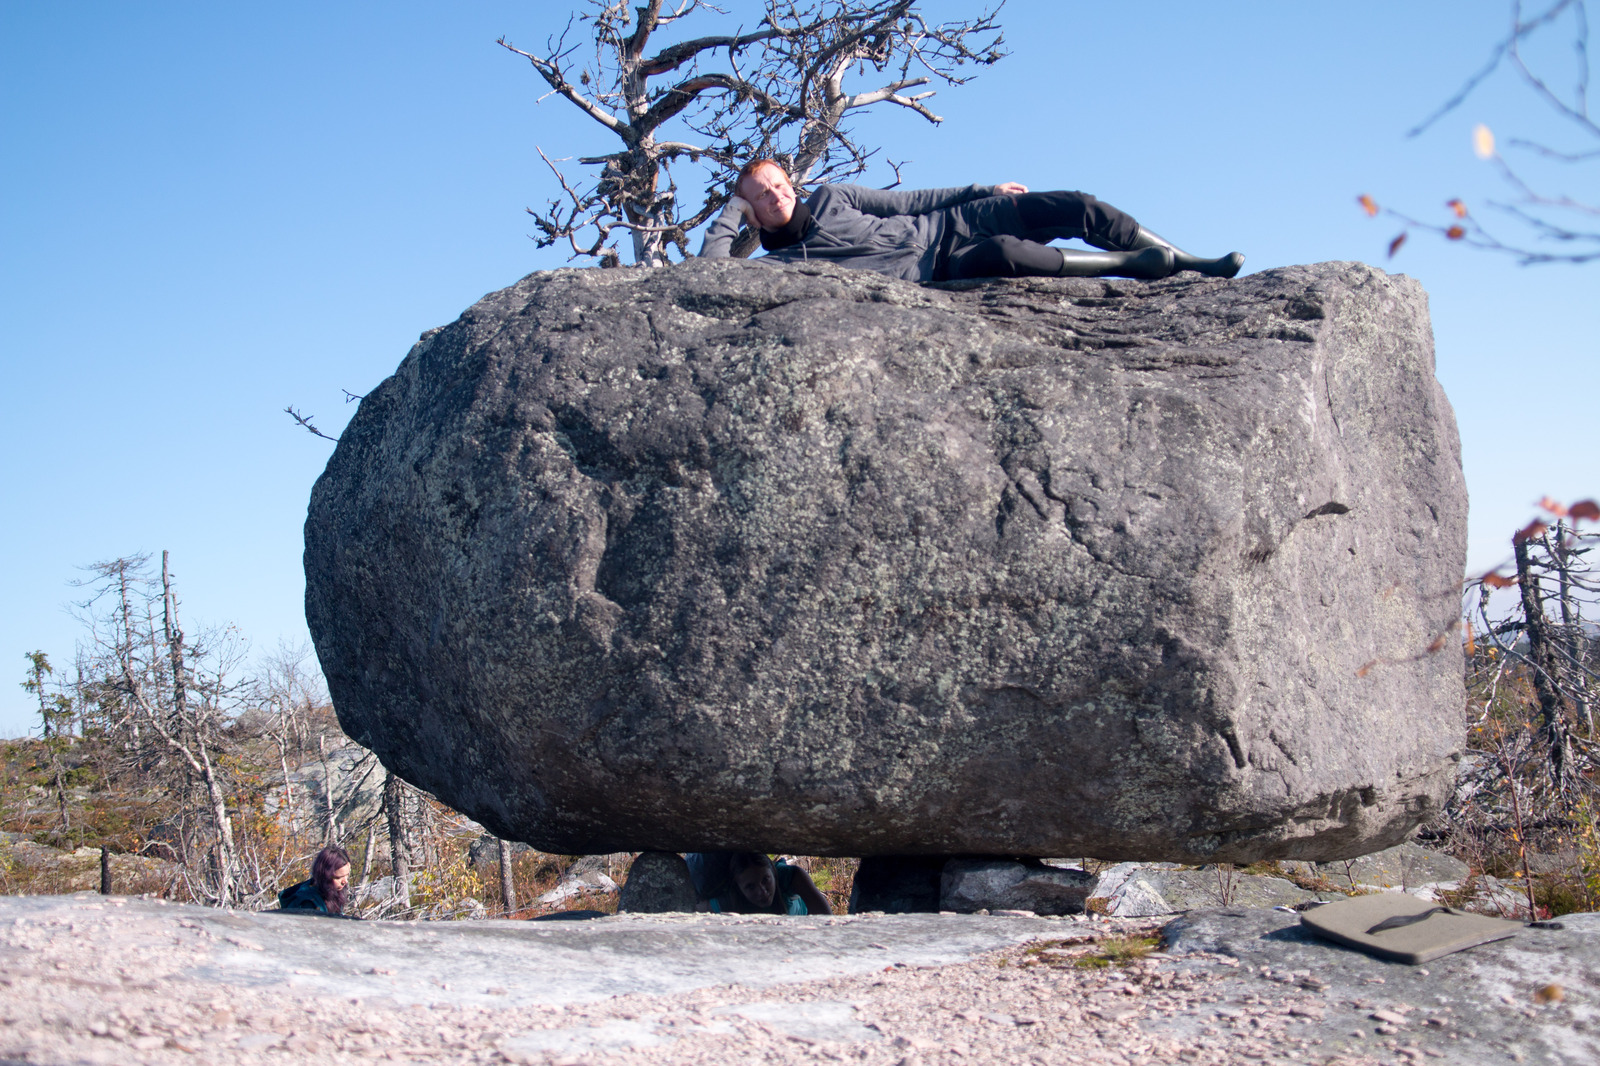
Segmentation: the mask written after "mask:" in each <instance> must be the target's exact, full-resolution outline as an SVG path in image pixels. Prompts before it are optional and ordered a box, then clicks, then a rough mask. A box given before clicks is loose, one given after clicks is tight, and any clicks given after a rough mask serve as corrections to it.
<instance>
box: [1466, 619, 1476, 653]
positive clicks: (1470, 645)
mask: <svg viewBox="0 0 1600 1066" xmlns="http://www.w3.org/2000/svg"><path fill="white" fill-rule="evenodd" d="M1477 650H1478V642H1477V641H1476V640H1474V639H1473V633H1472V619H1470V618H1469V619H1467V654H1468V655H1473V654H1476V652H1477Z"/></svg>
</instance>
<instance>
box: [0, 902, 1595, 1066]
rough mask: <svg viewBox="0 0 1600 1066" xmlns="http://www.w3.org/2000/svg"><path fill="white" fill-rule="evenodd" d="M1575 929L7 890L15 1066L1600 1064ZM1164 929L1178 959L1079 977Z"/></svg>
mask: <svg viewBox="0 0 1600 1066" xmlns="http://www.w3.org/2000/svg"><path fill="white" fill-rule="evenodd" d="M1563 922H1564V928H1563V929H1561V930H1552V931H1543V930H1529V931H1525V932H1524V933H1522V934H1519V935H1518V936H1517V937H1516V938H1514V939H1513V940H1511V941H1507V942H1504V943H1501V944H1495V945H1488V946H1485V947H1483V948H1479V949H1476V950H1474V951H1471V952H1466V953H1462V954H1459V955H1456V956H1452V957H1450V958H1449V959H1444V960H1440V961H1438V962H1436V963H1434V964H1433V965H1432V966H1431V967H1427V968H1410V967H1404V966H1398V965H1394V964H1389V963H1383V962H1379V961H1376V960H1372V959H1368V958H1366V957H1364V956H1361V955H1357V954H1354V953H1352V952H1348V951H1344V950H1342V949H1339V948H1335V947H1332V946H1329V945H1324V944H1321V943H1318V942H1315V941H1310V940H1307V939H1306V938H1305V937H1303V936H1302V935H1301V934H1300V933H1299V931H1298V929H1297V919H1296V917H1295V916H1294V915H1292V914H1288V913H1284V912H1278V911H1269V910H1253V909H1246V908H1240V909H1235V910H1213V911H1197V912H1193V913H1191V914H1190V915H1187V916H1185V917H1182V918H1180V919H1178V920H1177V921H1176V922H1171V921H1169V920H1166V919H1161V920H1146V921H1144V922H1142V923H1141V922H1138V921H1132V920H1117V919H1111V920H1105V919H1098V920H1086V919H1070V918H1067V919H1043V918H1028V917H1006V916H984V915H932V914H924V915H890V916H879V915H859V916H850V917H837V918H831V919H830V918H812V919H778V918H760V917H731V916H711V915H695V916H691V915H650V916H628V915H623V916H617V917H612V918H603V919H596V920H592V921H561V922H504V921H494V922H427V923H423V922H418V923H408V922H365V923H357V922H342V921H330V920H321V919H315V918H303V917H297V916H286V915H277V914H271V913H266V914H247V913H229V912H226V911H220V910H212V909H207V908H203V907H193V906H178V905H168V904H162V903H158V902H155V901H150V900H141V899H125V898H121V897H101V896H95V895H88V894H80V895H76V896H51V897H11V898H6V899H0V1064H12V1063H29V1064H36V1063H52V1064H54V1063H118V1064H122V1063H151V1064H167V1063H183V1062H207V1063H220V1064H229V1063H256V1062H295V1061H310V1060H312V1059H314V1060H315V1061H318V1062H334V1063H343V1062H362V1061H368V1060H372V1059H385V1060H394V1061H401V1062H440V1063H444V1062H449V1063H455V1062H461V1063H497V1062H523V1063H538V1064H544V1063H551V1064H561V1063H578V1062H583V1063H591V1062H593V1063H603V1062H616V1063H698V1062H708V1063H709V1062H716V1063H728V1062H735V1061H750V1060H752V1059H762V1060H766V1061H768V1062H779V1063H802V1062H804V1063H810V1062H823V1061H842V1062H849V1063H861V1064H864V1066H927V1064H933V1063H951V1064H960V1066H970V1064H975V1063H1007V1064H1009V1063H1019V1064H1022V1063H1036V1064H1040V1066H1053V1064H1055V1063H1064V1064H1065V1063H1095V1064H1096V1066H1101V1064H1110V1066H1116V1064H1119V1063H1127V1064H1132V1063H1156V1062H1160V1063H1172V1062H1195V1063H1218V1064H1220V1063H1236V1062H1239V1061H1244V1060H1250V1061H1268V1062H1284V1061H1298V1062H1328V1063H1345V1064H1352V1066H1353V1064H1368V1063H1400V1062H1408V1061H1424V1060H1427V1059H1435V1060H1437V1061H1441V1062H1448V1063H1499V1062H1510V1061H1525V1062H1530V1063H1574V1062H1592V1061H1597V1060H1600V1039H1597V1036H1596V1033H1597V1031H1600V1030H1597V1027H1600V1014H1597V1010H1596V1004H1597V1002H1600V978H1597V977H1596V974H1600V965H1597V963H1600V947H1597V946H1596V944H1597V943H1600V940H1597V934H1600V915H1576V916H1568V917H1567V918H1565V919H1563ZM1163 923H1165V924H1166V929H1167V933H1166V937H1167V940H1168V941H1169V946H1168V948H1167V949H1166V950H1164V951H1159V952H1157V953H1155V954H1153V955H1151V956H1149V957H1148V958H1146V959H1143V960H1137V961H1133V962H1128V963H1125V964H1113V965H1110V966H1108V967H1105V968H1098V969H1097V968H1088V967H1084V966H1082V965H1080V964H1079V961H1078V960H1079V957H1080V956H1081V955H1083V953H1085V952H1093V951H1097V950H1099V946H1103V944H1104V941H1105V939H1106V938H1108V937H1113V936H1122V937H1129V936H1136V935H1144V934H1155V935H1160V930H1161V929H1162V926H1163ZM1097 945H1099V946H1097ZM1552 986H1558V987H1559V989H1560V991H1559V993H1558V992H1556V991H1554V990H1552ZM1541 990H1546V991H1545V992H1544V993H1543V996H1542V998H1541V994H1540V993H1541Z"/></svg>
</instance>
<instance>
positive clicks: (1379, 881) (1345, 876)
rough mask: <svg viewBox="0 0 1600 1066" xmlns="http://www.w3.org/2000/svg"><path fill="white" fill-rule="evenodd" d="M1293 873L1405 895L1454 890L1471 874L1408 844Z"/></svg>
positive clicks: (1298, 868) (1441, 856) (1346, 886)
mask: <svg viewBox="0 0 1600 1066" xmlns="http://www.w3.org/2000/svg"><path fill="white" fill-rule="evenodd" d="M1295 866H1296V869H1295V872H1297V873H1299V874H1301V875H1302V876H1306V877H1313V878H1318V879H1320V880H1323V881H1327V882H1328V883H1329V884H1331V885H1333V886H1334V887H1335V888H1338V889H1344V890H1345V891H1347V892H1348V891H1351V890H1352V889H1358V888H1368V889H1370V888H1398V889H1400V890H1402V891H1405V892H1413V891H1416V890H1418V889H1432V888H1436V887H1438V886H1448V887H1451V888H1454V887H1456V886H1457V885H1459V884H1460V883H1461V882H1463V881H1465V880H1466V879H1467V875H1468V874H1469V873H1470V872H1471V871H1470V870H1469V869H1468V867H1467V864H1466V863H1464V862H1462V861H1461V860H1460V859H1457V858H1453V857H1452V856H1449V855H1446V854H1444V853H1443V852H1440V851H1430V850H1428V849H1426V848H1423V847H1421V846H1419V845H1417V844H1413V843H1410V842H1407V843H1404V844H1398V845H1396V846H1395V847H1392V848H1385V849H1384V850H1382V851H1376V852H1373V853H1372V854H1370V855H1362V856H1359V857H1357V858H1354V859H1349V860H1345V861H1342V862H1322V863H1299V864H1295Z"/></svg>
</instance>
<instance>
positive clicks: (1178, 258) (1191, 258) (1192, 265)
mask: <svg viewBox="0 0 1600 1066" xmlns="http://www.w3.org/2000/svg"><path fill="white" fill-rule="evenodd" d="M1128 247H1129V248H1130V249H1138V248H1165V249H1167V250H1168V251H1170V252H1171V253H1172V260H1173V263H1174V266H1175V269H1176V270H1195V271H1199V272H1200V273H1201V274H1204V275H1205V276H1206V277H1208V278H1231V277H1233V276H1234V275H1235V274H1237V273H1239V270H1240V269H1241V268H1242V267H1243V266H1244V255H1243V253H1241V252H1229V253H1228V254H1227V255H1225V256H1222V257H1221V258H1220V259H1202V258H1200V257H1199V256H1198V255H1190V254H1189V253H1188V252H1186V251H1184V250H1183V249H1182V248H1179V247H1178V246H1177V245H1175V244H1173V243H1172V242H1171V241H1169V240H1167V239H1166V238H1165V237H1160V236H1157V235H1156V234H1154V233H1151V232H1150V231H1149V230H1147V229H1145V228H1144V227H1143V226H1140V227H1139V233H1138V235H1137V236H1136V237H1134V238H1133V243H1132V244H1130V245H1129V246H1128Z"/></svg>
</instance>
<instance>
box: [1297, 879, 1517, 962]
mask: <svg viewBox="0 0 1600 1066" xmlns="http://www.w3.org/2000/svg"><path fill="white" fill-rule="evenodd" d="M1300 922H1301V924H1302V925H1304V926H1305V927H1306V928H1308V929H1310V930H1311V931H1312V932H1313V933H1315V934H1317V935H1318V936H1320V937H1323V938H1325V939H1328V940H1332V941H1334V942H1336V943H1339V944H1343V945H1345V946H1346V947H1352V948H1355V949H1356V950H1357V951H1364V952H1366V953H1367V954H1369V955H1376V956H1378V957H1379V958H1381V959H1393V960H1394V961H1396V962H1408V963H1411V964H1412V965H1418V964H1420V963H1424V962H1430V961H1432V960H1434V959H1437V958H1439V957H1440V956H1441V955H1449V954H1450V953H1452V952H1456V951H1463V950H1465V949H1467V948H1473V947H1477V946H1478V945H1479V944H1487V943H1489V942H1490V941H1491V940H1504V939H1505V938H1506V937H1508V936H1514V935H1515V934H1516V933H1517V931H1518V930H1519V929H1521V928H1522V924H1521V923H1520V922H1507V921H1502V920H1500V919H1499V918H1488V917H1485V916H1484V915H1481V914H1467V913H1466V912H1464V911H1458V910H1452V909H1450V908H1447V907H1441V906H1440V905H1439V904H1437V903H1433V902H1431V901H1430V900H1425V899H1418V898H1417V897H1416V896H1408V895H1406V894H1405V893H1403V892H1379V893H1376V894H1374V895H1370V896H1354V897H1352V898H1350V899H1346V900H1340V901H1339V902H1338V903H1327V904H1324V905H1323V906H1321V907H1313V908H1311V909H1310V910H1308V911H1304V912H1302V913H1301V915H1300Z"/></svg>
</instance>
